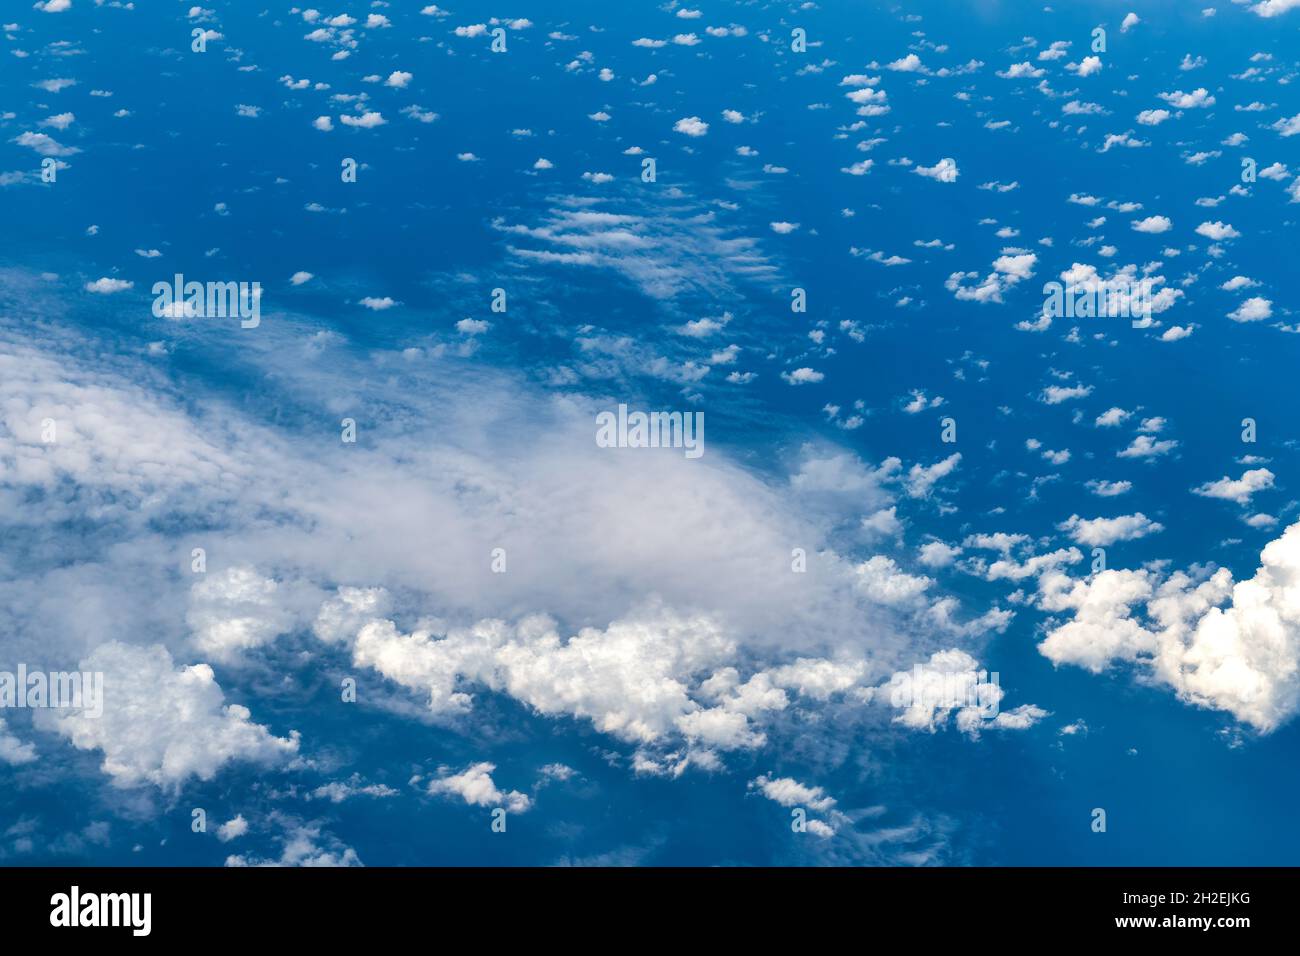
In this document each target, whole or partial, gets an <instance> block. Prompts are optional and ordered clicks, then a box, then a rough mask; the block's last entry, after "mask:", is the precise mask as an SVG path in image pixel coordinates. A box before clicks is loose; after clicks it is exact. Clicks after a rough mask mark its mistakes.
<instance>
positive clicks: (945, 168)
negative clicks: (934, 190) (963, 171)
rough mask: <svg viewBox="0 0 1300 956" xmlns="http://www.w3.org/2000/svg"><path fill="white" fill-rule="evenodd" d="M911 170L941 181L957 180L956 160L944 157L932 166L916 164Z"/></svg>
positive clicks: (951, 181) (952, 181) (919, 174)
mask: <svg viewBox="0 0 1300 956" xmlns="http://www.w3.org/2000/svg"><path fill="white" fill-rule="evenodd" d="M912 172H914V173H916V174H917V175H918V176H924V177H926V178H927V179H934V180H937V181H938V182H941V183H955V182H956V181H957V161H956V160H955V159H952V158H950V157H945V158H943V159H941V160H939V161H938V162H937V163H935V164H934V165H933V166H917V167H916V168H915V169H913V170H912Z"/></svg>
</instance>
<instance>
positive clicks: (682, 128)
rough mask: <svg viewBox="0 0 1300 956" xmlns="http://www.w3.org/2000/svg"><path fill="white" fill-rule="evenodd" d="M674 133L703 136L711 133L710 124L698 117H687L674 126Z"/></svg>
mask: <svg viewBox="0 0 1300 956" xmlns="http://www.w3.org/2000/svg"><path fill="white" fill-rule="evenodd" d="M673 131H674V132H676V133H684V134H686V135H687V136H703V135H704V134H705V133H707V132H708V131H709V124H708V123H706V122H704V120H702V119H700V118H699V117H698V116H686V117H683V118H682V119H679V120H678V121H677V122H676V123H674V124H673Z"/></svg>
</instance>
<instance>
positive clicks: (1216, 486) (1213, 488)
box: [1192, 468, 1274, 505]
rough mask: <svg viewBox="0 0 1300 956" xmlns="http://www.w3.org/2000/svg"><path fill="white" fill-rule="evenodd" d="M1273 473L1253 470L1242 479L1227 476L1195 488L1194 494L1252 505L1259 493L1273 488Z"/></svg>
mask: <svg viewBox="0 0 1300 956" xmlns="http://www.w3.org/2000/svg"><path fill="white" fill-rule="evenodd" d="M1273 477H1274V476H1273V472H1271V471H1269V470H1268V469H1267V468H1252V469H1251V470H1249V471H1246V472H1243V473H1242V476H1241V477H1240V478H1229V477H1227V476H1226V475H1225V476H1224V477H1222V478H1220V479H1219V480H1218V481H1207V482H1206V483H1205V484H1203V485H1201V486H1200V487H1198V488H1193V489H1192V493H1193V494H1197V495H1201V496H1202V497H1205V498H1222V499H1223V500H1225V501H1235V502H1236V503H1237V504H1239V505H1247V504H1250V498H1251V496H1252V495H1253V494H1255V492H1257V491H1264V490H1265V489H1268V488H1272V487H1273Z"/></svg>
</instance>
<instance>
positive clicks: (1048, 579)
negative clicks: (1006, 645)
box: [1038, 524, 1300, 733]
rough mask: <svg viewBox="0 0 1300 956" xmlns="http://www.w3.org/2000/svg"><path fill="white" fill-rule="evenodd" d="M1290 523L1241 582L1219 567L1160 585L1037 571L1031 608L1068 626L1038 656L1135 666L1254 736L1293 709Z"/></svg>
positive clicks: (1133, 575)
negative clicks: (1034, 604) (1067, 617)
mask: <svg viewBox="0 0 1300 956" xmlns="http://www.w3.org/2000/svg"><path fill="white" fill-rule="evenodd" d="M1297 582H1300V524H1295V525H1292V526H1291V527H1289V528H1288V529H1287V530H1286V531H1285V532H1284V533H1283V535H1282V536H1281V537H1280V538H1277V539H1276V540H1274V541H1271V542H1269V544H1268V545H1266V546H1265V548H1264V550H1263V552H1262V553H1261V554H1260V565H1259V568H1258V569H1257V570H1256V572H1255V574H1254V576H1253V577H1252V578H1250V579H1248V580H1243V581H1237V582H1235V583H1234V582H1233V579H1232V574H1231V573H1230V572H1229V571H1228V570H1227V569H1226V568H1221V569H1219V570H1217V571H1213V572H1207V571H1201V572H1199V573H1197V574H1195V575H1193V574H1188V573H1184V572H1176V573H1174V574H1172V575H1170V576H1169V577H1168V578H1166V579H1164V580H1160V579H1158V578H1157V577H1156V575H1155V574H1154V573H1153V572H1150V571H1147V570H1141V571H1129V570H1116V569H1108V570H1106V571H1103V572H1101V573H1099V574H1096V575H1094V576H1093V577H1091V578H1090V579H1071V578H1069V577H1068V576H1066V575H1065V574H1063V573H1059V572H1053V573H1050V574H1048V575H1044V577H1043V579H1042V580H1041V581H1040V582H1039V595H1038V603H1039V605H1040V606H1041V607H1042V608H1043V609H1044V610H1046V611H1049V612H1052V613H1057V614H1061V613H1068V614H1069V615H1070V620H1068V621H1066V622H1065V623H1062V624H1059V625H1056V626H1054V627H1052V628H1051V629H1050V630H1049V631H1048V633H1047V636H1046V638H1045V639H1044V640H1043V641H1042V643H1040V644H1039V651H1040V652H1041V653H1042V654H1043V655H1044V656H1045V657H1047V658H1048V659H1050V660H1052V661H1053V662H1054V663H1056V664H1073V665H1076V666H1079V667H1083V668H1086V669H1087V670H1090V671H1093V672H1094V673H1100V672H1101V671H1103V670H1105V669H1106V668H1107V667H1109V666H1111V665H1112V664H1114V663H1116V662H1127V663H1130V664H1132V665H1133V666H1135V667H1138V668H1140V669H1141V670H1142V671H1143V672H1144V673H1145V674H1147V675H1148V676H1149V677H1150V678H1151V679H1152V680H1153V681H1155V682H1157V683H1160V684H1164V685H1166V686H1169V687H1170V688H1172V689H1173V690H1174V692H1175V693H1176V694H1177V695H1178V697H1179V698H1180V699H1182V700H1184V701H1185V702H1187V703H1189V704H1193V705H1195V706H1198V707H1205V708H1210V709H1213V710H1219V711H1224V712H1226V713H1228V714H1230V715H1231V716H1232V717H1233V718H1234V719H1236V720H1237V721H1239V722H1241V723H1242V724H1245V725H1248V726H1250V727H1253V728H1254V729H1256V730H1257V731H1259V732H1261V733H1268V732H1271V731H1273V730H1276V729H1277V728H1278V727H1280V726H1282V724H1284V723H1286V722H1287V721H1288V720H1290V719H1291V718H1292V717H1294V716H1295V713H1296V710H1297V709H1298V708H1300V598H1298V597H1297V595H1300V587H1297Z"/></svg>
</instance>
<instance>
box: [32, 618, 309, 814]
mask: <svg viewBox="0 0 1300 956" xmlns="http://www.w3.org/2000/svg"><path fill="white" fill-rule="evenodd" d="M79 669H80V670H82V671H89V672H91V673H94V672H101V673H103V675H104V706H103V711H104V712H103V714H102V715H101V716H99V717H89V716H86V715H84V714H82V713H81V712H80V711H77V710H70V709H69V710H50V711H42V712H39V714H38V717H39V719H41V720H43V721H45V722H46V723H47V725H48V726H49V727H50V729H53V730H55V731H57V732H58V733H59V734H61V735H62V736H64V737H66V738H67V739H68V740H69V742H71V744H72V745H73V746H74V747H76V748H77V749H78V750H100V751H102V752H103V754H104V761H103V764H102V769H103V771H104V772H105V773H106V774H108V775H109V776H110V777H111V778H112V782H113V784H114V785H115V786H118V787H134V786H140V785H142V784H153V785H155V786H157V787H160V788H163V789H166V790H177V789H179V787H180V786H181V785H182V784H184V783H185V782H186V781H187V780H189V779H191V778H197V779H199V780H211V779H212V778H213V777H214V776H215V775H216V773H217V771H218V770H219V769H220V768H221V767H222V766H223V765H225V764H227V763H229V762H230V761H234V760H240V761H252V762H255V763H260V764H271V765H274V764H278V763H282V762H283V761H284V760H286V759H287V758H290V757H292V756H293V755H295V754H296V753H297V752H298V733H297V731H292V732H291V733H290V735H289V736H288V737H276V736H274V735H273V734H272V733H271V732H270V731H269V730H267V728H266V727H265V726H263V725H262V724H258V723H254V722H253V720H252V716H253V715H252V713H251V712H250V711H249V709H248V708H247V707H244V706H242V705H240V704H227V703H225V695H224V694H223V693H222V691H221V687H220V686H219V685H218V684H217V682H216V677H215V675H214V674H213V671H212V668H211V667H209V666H208V665H207V664H191V665H187V666H182V667H176V666H175V664H174V663H173V661H172V656H171V654H169V653H168V652H167V649H166V648H165V647H162V646H161V645H154V646H152V647H143V646H132V645H128V644H122V643H118V642H113V643H109V644H104V645H102V646H100V647H98V648H96V650H95V651H94V652H93V653H91V654H90V655H89V656H88V657H87V658H85V659H84V660H82V661H81V663H80V666H79Z"/></svg>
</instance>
